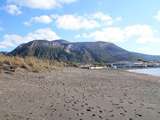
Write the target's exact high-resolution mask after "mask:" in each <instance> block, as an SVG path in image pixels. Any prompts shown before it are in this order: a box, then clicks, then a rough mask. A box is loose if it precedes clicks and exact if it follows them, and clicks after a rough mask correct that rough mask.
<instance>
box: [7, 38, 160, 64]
mask: <svg viewBox="0 0 160 120" xmlns="http://www.w3.org/2000/svg"><path fill="white" fill-rule="evenodd" d="M8 54H9V55H13V56H16V55H18V56H22V57H25V56H35V57H38V58H42V59H43V58H45V59H54V60H58V61H70V62H78V63H107V62H116V61H136V60H137V59H143V60H146V61H151V60H159V61H160V56H152V55H145V54H140V53H134V52H130V51H127V50H125V49H123V48H120V47H118V46H117V45H115V44H113V43H109V42H101V41H99V42H68V41H66V40H54V41H47V40H34V41H31V42H28V43H25V44H21V45H20V46H18V47H17V48H15V49H14V50H13V51H11V52H9V53H8Z"/></svg>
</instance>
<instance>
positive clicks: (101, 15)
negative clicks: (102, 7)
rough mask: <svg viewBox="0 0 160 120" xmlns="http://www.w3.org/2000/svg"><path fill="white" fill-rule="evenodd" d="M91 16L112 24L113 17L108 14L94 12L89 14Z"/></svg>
mask: <svg viewBox="0 0 160 120" xmlns="http://www.w3.org/2000/svg"><path fill="white" fill-rule="evenodd" d="M91 17H92V18H93V19H96V20H98V21H100V22H103V23H105V24H107V25H112V24H113V18H112V17H111V16H110V15H106V14H104V13H102V12H96V13H94V14H93V15H91Z"/></svg>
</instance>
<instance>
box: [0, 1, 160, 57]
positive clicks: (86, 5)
mask: <svg viewBox="0 0 160 120" xmlns="http://www.w3.org/2000/svg"><path fill="white" fill-rule="evenodd" d="M159 26H160V1H159V0H152V1H151V0H134V1H133V0H132V1H129V0H1V2H0V51H10V50H12V49H14V48H15V47H16V46H17V45H19V44H22V43H25V42H28V41H31V40H34V39H47V40H55V39H60V38H61V39H66V40H69V41H73V42H76V41H106V42H113V43H115V44H117V45H119V46H120V47H123V48H125V49H127V50H129V51H135V52H141V53H146V54H153V55H160V47H159V44H160V27H159Z"/></svg>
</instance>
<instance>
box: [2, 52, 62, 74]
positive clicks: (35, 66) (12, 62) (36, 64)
mask: <svg viewBox="0 0 160 120" xmlns="http://www.w3.org/2000/svg"><path fill="white" fill-rule="evenodd" d="M64 65H65V64H64V63H60V62H57V61H51V60H46V59H44V60H42V59H37V58H35V57H25V58H21V57H17V56H15V57H14V56H5V55H0V71H2V70H3V69H4V68H5V67H4V66H10V67H11V68H14V69H17V68H23V69H26V70H28V71H32V72H40V71H45V70H52V69H56V68H60V67H63V66H64Z"/></svg>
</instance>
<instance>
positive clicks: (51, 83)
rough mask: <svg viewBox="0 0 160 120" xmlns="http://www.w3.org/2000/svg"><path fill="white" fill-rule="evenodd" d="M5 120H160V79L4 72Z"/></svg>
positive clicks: (1, 107)
mask: <svg viewBox="0 0 160 120" xmlns="http://www.w3.org/2000/svg"><path fill="white" fill-rule="evenodd" d="M0 120H160V78H158V77H152V76H147V75H139V74H134V73H129V72H124V71H107V70H82V69H76V68H65V69H63V70H57V71H52V72H48V73H29V72H26V71H23V70H19V71H17V72H16V73H13V74H8V73H7V74H6V73H2V74H0Z"/></svg>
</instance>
